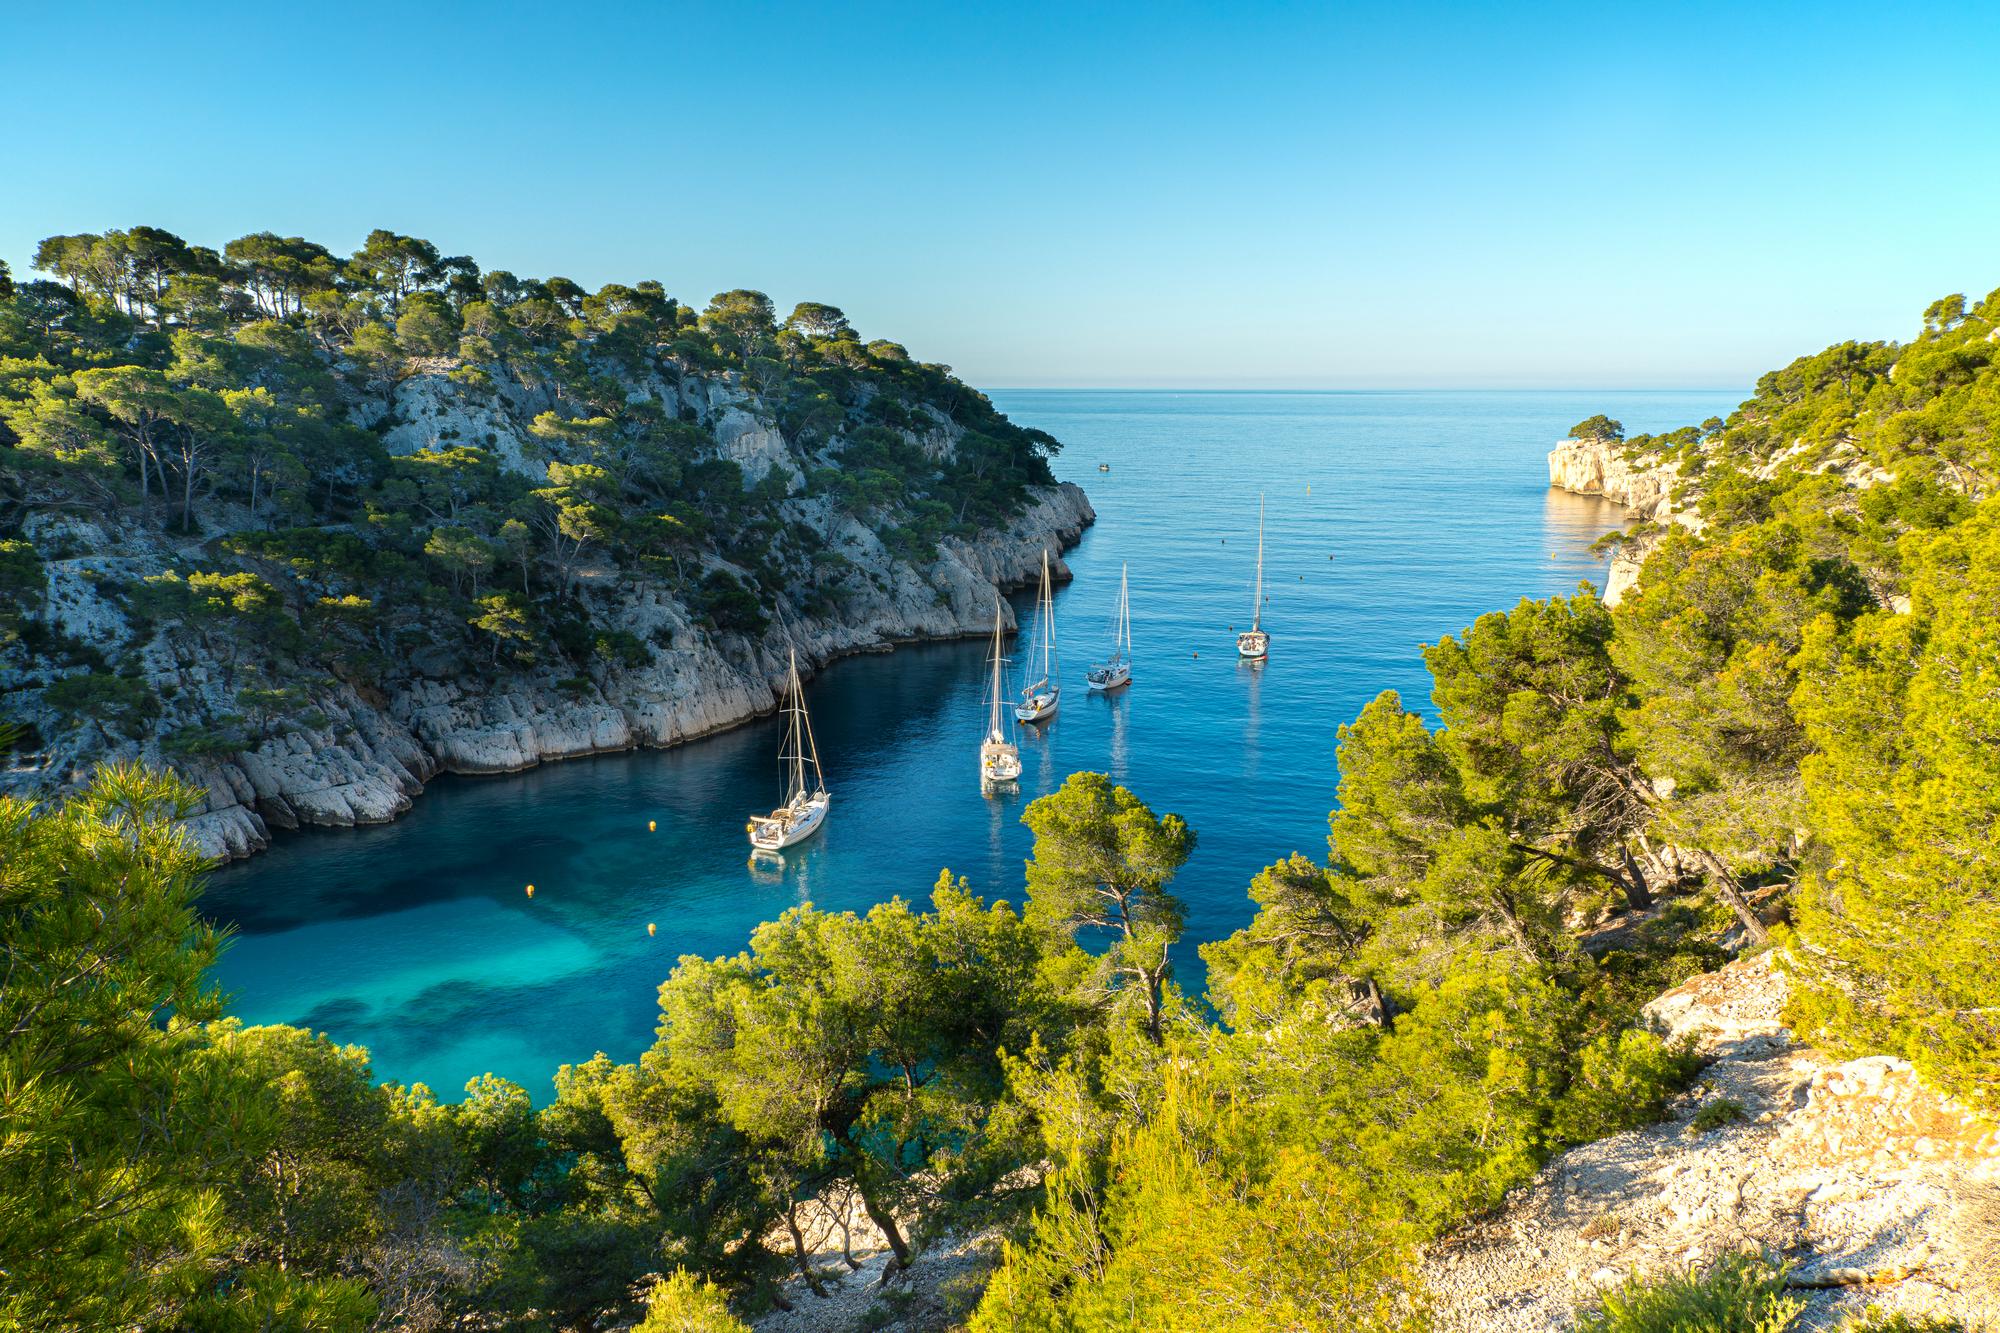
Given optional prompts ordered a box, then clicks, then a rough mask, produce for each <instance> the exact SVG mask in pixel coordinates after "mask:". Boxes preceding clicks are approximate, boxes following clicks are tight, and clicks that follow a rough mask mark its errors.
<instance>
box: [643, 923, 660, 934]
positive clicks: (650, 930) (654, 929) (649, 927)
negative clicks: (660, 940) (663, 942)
mask: <svg viewBox="0 0 2000 1333" xmlns="http://www.w3.org/2000/svg"><path fill="white" fill-rule="evenodd" d="M646 933H647V934H648V935H657V934H659V933H660V928H659V927H658V926H657V925H655V924H653V923H652V922H651V921H648V922H647V923H646Z"/></svg>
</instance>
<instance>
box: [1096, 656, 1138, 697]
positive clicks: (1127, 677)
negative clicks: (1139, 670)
mask: <svg viewBox="0 0 2000 1333" xmlns="http://www.w3.org/2000/svg"><path fill="white" fill-rule="evenodd" d="M1084 680H1085V681H1087V682H1088V683H1089V685H1090V688H1091V689H1093V690H1103V691H1110V690H1115V689H1117V688H1118V687H1119V686H1121V685H1130V684H1131V683H1132V666H1131V664H1130V663H1128V662H1111V663H1109V664H1107V665H1105V666H1099V667H1092V668H1091V669H1090V674H1088V675H1087V676H1085V677H1084Z"/></svg>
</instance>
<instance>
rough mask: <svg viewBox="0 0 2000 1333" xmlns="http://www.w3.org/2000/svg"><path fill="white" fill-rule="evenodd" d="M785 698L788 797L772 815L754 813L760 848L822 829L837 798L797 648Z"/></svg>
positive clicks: (783, 753)
mask: <svg viewBox="0 0 2000 1333" xmlns="http://www.w3.org/2000/svg"><path fill="white" fill-rule="evenodd" d="M785 699H786V703H785V720H786V726H785V740H784V743H783V745H782V746H781V747H780V748H779V751H778V762H779V765H780V766H781V768H782V769H783V771H784V774H785V801H784V804H782V805H780V806H779V807H778V808H777V809H775V810H773V811H772V812H771V813H770V814H768V815H752V816H751V817H750V822H749V823H748V824H747V825H745V826H744V828H745V831H746V832H748V833H749V835H750V845H751V846H752V847H754V848H756V849H757V850H758V851H760V852H775V851H779V850H781V849H783V848H786V847H789V846H791V845H792V844H793V843H795V842H802V841H804V840H805V839H807V838H810V837H811V836H812V835H813V834H815V833H817V832H819V826H820V825H821V824H823V823H825V822H826V808H827V806H828V805H829V804H831V803H832V801H833V797H831V796H829V795H828V794H827V790H826V775H825V774H824V773H822V772H821V771H820V767H819V747H818V746H816V745H814V744H813V734H812V721H811V719H809V718H808V717H807V716H806V691H805V687H804V686H803V685H801V684H800V683H799V654H798V650H797V649H793V650H792V664H791V675H790V677H789V678H788V680H787V681H786V685H785ZM808 763H810V764H811V765H812V772H813V781H812V787H811V789H810V790H808V788H807V786H806V765H807V764H808Z"/></svg>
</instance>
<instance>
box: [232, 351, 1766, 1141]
mask: <svg viewBox="0 0 2000 1333" xmlns="http://www.w3.org/2000/svg"><path fill="white" fill-rule="evenodd" d="M1742 396H1743V394H1742V392H1740V391H1731V390H1716V391H1687V392H1657V391H1645V392H1639V391H1633V392H1625V391H1604V390H1589V391H1577V392H1544V391H1515V392H1432V391H1411V392H1362V393H1287V392H1260V393H1237V392H1172V391H1150V390H1135V391H1120V392H1110V391H1096V390H1092V391H1084V390H1025V389H1022V390H1009V391H1003V392H996V393H995V394H994V395H993V397H994V399H995V401H996V402H997V403H998V404H999V405H1000V407H1001V408H1002V409H1003V410H1005V411H1006V412H1007V413H1008V414H1009V415H1011V416H1012V417H1013V418H1014V419H1015V420H1017V421H1020V422H1023V423H1025V424H1027V425H1032V426H1039V427H1041V428H1042V429H1044V430H1047V431H1049V432H1051V433H1052V434H1054V435H1055V436H1056V438H1058V439H1060V440H1061V441H1062V442H1063V444H1064V446H1065V448H1064V451H1063V454H1062V456H1061V457H1060V458H1059V459H1058V460H1057V462H1056V472H1057V475H1058V476H1060V477H1061V478H1063V479H1064V480H1067V481H1075V482H1079V483H1081V484H1082V486H1083V487H1084V489H1085V490H1086V491H1088V492H1089V494H1090V498H1091V503H1092V504H1093V505H1095V506H1096V509H1097V515H1098V520H1097V525H1096V526H1095V527H1094V528H1092V529H1091V530H1090V531H1089V532H1088V533H1087V534H1086V535H1085V537H1084V539H1083V543H1082V545H1081V546H1079V547H1078V548H1077V549H1076V550H1075V551H1073V552H1072V553H1071V554H1070V556H1069V562H1070V565H1071V568H1072V569H1073V570H1074V571H1075V574H1076V580H1075V582H1074V583H1072V584H1070V585H1068V586H1066V587H1064V588H1062V589H1060V590H1059V591H1058V593H1057V595H1056V618H1057V624H1058V632H1059V639H1060V650H1061V660H1062V671H1061V679H1062V683H1063V701H1062V709H1061V712H1060V713H1059V715H1058V716H1057V717H1056V718H1055V719H1054V720H1053V721H1051V722H1050V723H1048V724H1046V725H1045V726H1043V727H1040V728H1024V729H1023V731H1024V735H1023V736H1022V737H1021V755H1022V762H1023V768H1024V772H1023V774H1022V779H1021V783H1020V791H1019V793H1018V794H1015V795H1009V796H1006V797H1004V798H988V797H984V796H982V795H981V794H980V790H979V783H978V770H977V751H978V744H979V740H980V736H981V733H982V731H983V728H984V723H985V716H986V711H985V703H984V690H985V684H986V666H985V657H986V650H987V644H986V640H984V639H974V640H968V641H965V642H961V643H950V644H934V645H925V646H920V647H912V648H899V649H897V650H896V651H895V652H894V653H888V654H871V655H865V656H860V657H854V658H849V659H846V660H844V661H841V662H837V663H835V664H834V665H832V666H831V667H829V668H828V669H827V670H826V671H824V672H823V673H822V674H821V675H820V676H819V677H818V678H817V679H815V680H814V681H812V682H811V684H810V685H809V686H808V687H807V705H808V707H809V708H810V709H811V712H812V721H813V729H814V731H815V733H816V735H817V737H818V741H819V747H820V755H821V759H822V761H823V763H824V765H825V769H826V774H827V781H828V786H829V787H830V789H831V790H832V792H833V795H834V801H833V808H832V812H831V814H830V816H829V818H828V821H827V825H826V828H825V829H824V831H823V832H822V833H821V834H820V835H819V836H818V837H816V838H814V839H812V840H811V841H809V842H807V843H805V844H802V845H801V846H799V847H796V848H793V849H791V850H790V851H788V852H787V853H786V854H785V858H784V864H783V866H782V868H781V869H769V868H763V869H760V868H753V867H752V866H751V865H750V864H749V863H748V859H747V855H746V854H747V851H748V847H747V845H746V843H745V841H744V837H743V822H744V819H745V817H746V816H747V815H748V814H749V813H750V812H751V811H753V810H765V809H769V808H770V806H771V805H772V803H773V802H774V801H775V800H776V798H777V796H778V787H779V775H778V768H777V763H776V754H777V746H778V724H777V721H776V719H768V720H765V721H760V722H756V723H751V724H749V725H746V726H744V727H741V728H738V729H737V730H735V731H731V732H728V733H725V734H723V735H720V736H714V737H710V738H708V739H705V740H701V741H697V742H694V743H693V744H689V745H684V746H681V747H679V748H676V749H672V750H664V751H642V752H637V753H630V754H620V755H606V756H599V757H595V758H589V759H577V760H571V761H568V762H564V763H556V764H548V765H545V766H543V767H541V768H539V769H535V770H532V771H530V772H527V773H522V774H518V775H513V776H508V777H478V778H458V777H445V778H440V779H438V780H437V781H435V782H433V783H432V784H431V786H430V788H429V790H428V791H427V792H426V793H425V794H424V795H423V796H422V797H420V798H419V799H418V801H417V803H416V808H415V809H414V810H412V811H411V812H410V813H409V814H408V815H406V816H405V817H404V818H402V819H401V820H399V821H397V822H396V823H394V824H389V825H384V826H380V827H375V828H366V829H353V830H347V829H342V830H308V831H304V832H300V833H295V834H280V835H279V837H278V840H277V842H276V843H275V845H274V846H273V847H272V848H271V850H270V851H268V852H266V853H264V854H262V855H260V856H257V857H253V858H252V859H250V860H249V861H246V862H242V863H239V864H235V865H231V866H227V867H224V868H223V869H221V870H219V871H217V872H216V873H215V874H214V876H213V877H212V880H211V882H210V885H209V888H208V892H207V895H206V897H205V899H204V908H205V910H206V912H207V913H208V914H209V915H210V916H211V917H212V918H213V919H215V920H217V921H219V922H222V923H225V924H228V925H230V926H232V927H233V928H234V931H235V936H234V939H233V940H232V941H231V943H230V945H229V946H228V948H227V950H226V952H225V953H224V955H223V958H222V960H221V961H220V962H219V963H218V964H217V966H216V970H215V974H216V978H217V980H219V981H220V982H221V984H222V985H223V986H224V987H225V988H226V989H227V990H228V991H229V992H230V994H231V997H232V1012H234V1013H236V1014H238V1015H240V1016H241V1017H242V1018H243V1019H244V1020H245V1021H247V1022H251V1023H294V1024H299V1025H302V1026H306V1027H310V1028H313V1029H316V1030H319V1031H324V1032H326V1033H328V1034H329V1035H331V1036H332V1037H334V1038H335V1039H337V1040H339V1041H342V1042H353V1043H359V1044H360V1045H363V1046H366V1047H367V1048H368V1049H369V1050H370V1051H371V1052H372V1053H373V1056H374V1066H375V1073H376V1075H377V1076H378V1077H379V1078H383V1079H396V1080H400V1081H403V1082H424V1083H427V1084H429V1085H431V1087H432V1088H434V1089H435V1090H437V1091H438V1093H439V1094H440V1095H441V1096H444V1097H446V1098H452V1097H455V1096H456V1095H457V1093H458V1090H459V1089H460V1088H461V1087H462V1086H463V1085H464V1084H465V1082H466V1080H468V1079H470V1078H472V1077H474V1076H475V1075H477V1074H480V1073H483V1072H492V1073H496V1074H500V1075H504V1076H505V1077H507V1078H511V1079H513V1080H515V1081H516V1082H519V1083H521V1084H522V1085H524V1086H525V1087H526V1088H527V1089H528V1091H529V1092H530V1093H531V1094H532V1095H533V1096H534V1098H535V1100H536V1101H537V1102H542V1101H546V1100H548V1098H549V1097H550V1096H552V1095H553V1094H552V1089H551V1086H550V1081H549V1080H550V1076H551V1075H552V1074H553V1073H554V1072H555V1070H556V1067H557V1066H558V1065H561V1064H565V1063H570V1062H575V1061H580V1060H585V1059H588V1058H589V1057H590V1055H591V1054H592V1053H593V1052H595V1051H605V1052H608V1053H609V1054H610V1055H612V1056H613V1057H615V1058H617V1059H620V1060H630V1059H632V1058H634V1057H635V1056H637V1055H638V1054H639V1052H640V1051H641V1050H643V1049H644V1048H645V1047H646V1046H647V1045H648V1044H649V1043H650V1042H651V1040H652V1038H653V1029H654V1025H655V1023H656V1021H657V1014H656V1006H655V992H656V990H657V988H658V986H659V984H660V982H661V981H663V980H665V979H666V976H667V974H668V973H669V972H670V971H671V970H672V969H673V966H674V963H675V960H676V959H677V958H679V957H680V956H681V955H683V954H700V955H709V956H713V955H718V954H727V953H734V952H736V951H737V950H739V949H742V948H743V947H744V946H745V944H746V943H747V941H748V938H749V935H750V932H751V930H752V929H753V928H755V926H756V925H757V923H758V922H760V921H765V920H769V919H771V918H772V917H775V916H777V915H778V914H779V913H780V912H782V911H784V910H785V909H786V908H787V907H790V906H792V905H794V904H797V903H804V902H811V903H814V904H816V905H817V906H819V907H821V908H827V909H853V910H857V911H860V910H866V909H867V908H868V907H869V906H870V905H872V904H874V903H878V902H882V901H885V900H886V899H888V898H891V897H893V896H897V895H901V896H903V897H905V898H910V899H914V900H918V901H922V900H924V899H926V898H927V896H928V894H929V891H930V888H931V886H932V884H933V883H935V881H936V879H937V875H938V871H939V870H940V869H942V868H945V867H949V868H950V869H951V871H952V872H953V873H954V874H958V875H964V876H967V877H968V878H970V880H971V881H972V884H973V886H974V887H975V888H976V889H977V890H978V891H980V892H982V893H984V894H986V895H988V896H995V897H1003V898H1008V899H1012V900H1014V901H1016V902H1018V901H1019V899H1020V895H1021V883H1022V875H1021V866H1022V862H1023V860H1024V859H1025V858H1026V856H1027V854H1028V852H1029V849H1030V838H1029V836H1028V832H1027V830H1026V829H1025V828H1023V827H1022V826H1021V823H1020V815H1021V810H1022V808H1023V807H1024V806H1025V805H1026V804H1027V802H1029V801H1031V800H1033V799H1034V798H1035V797H1037V796H1039V795H1042V794H1044V793H1046V792H1048V791H1052V790H1054V789H1055V788H1056V787H1058V786H1060V785H1061V783H1062V781H1063V779H1064V777H1065V776H1067V775H1068V774H1070V773H1072V772H1075V771H1077V770H1079V769H1096V770H1099V771H1102V772H1107V773H1109V774H1110V775H1111V776H1112V777H1113V778H1114V779H1115V780H1116V781H1118V782H1120V783H1123V784H1125V785H1126V786H1128V787H1130V788H1131V789H1132V790H1133V791H1135V792H1137V793H1138V794H1139V796H1140V797H1141V798H1142V799H1144V800H1145V801H1147V802H1148V803H1149V804H1151V805H1152V806H1153V808H1154V809H1156V810H1161V811H1168V810H1171V811H1176V812H1178V813H1180V814H1181V815H1183V816H1184V817H1185V818H1186V819H1187V820H1188V822H1189V823H1190V824H1191V825H1193V827H1194V829H1195V831H1196V833H1197V835H1198V837H1199V845H1198V847H1197V849H1196V851H1195V854H1194V856H1193V858H1192V859H1191V860H1190V861H1189V862H1188V864H1187V867H1186V868H1185V870H1183V872H1182V873H1181V875H1180V877H1179V879H1178V880H1177V881H1176V882H1175V884H1174V886H1173V887H1174V890H1175V891H1176V892H1177V893H1179V894H1180V895H1181V897H1182V898H1183V899H1185V900H1186V902H1187V904H1188V933H1187V938H1186V940H1185V941H1184V942H1183V944H1182V946H1181V949H1180V952H1179V954H1178V955H1177V966H1178V967H1179V968H1180V980H1181V982H1182V984H1183V985H1184V986H1186V987H1187V988H1188V989H1189V990H1190V991H1191V992H1193V993H1196V994H1199V991H1200V981H1201V977H1200V960H1199V959H1198V958H1196V957H1195V952H1194V948H1195V945H1196V944H1198V943H1200V942H1203V941H1207V940H1212V939H1216V938H1219V937H1221V936H1224V935H1227V934H1229V933H1230V932H1231V931H1233V930H1235V929H1237V928H1238V927H1240V926H1242V925H1243V924H1245V923H1246V922H1247V921H1248V920H1249V919H1250V915H1251V907H1252V905H1251V903H1250V900H1249V898H1248V896H1247V894H1246V893H1245V886H1246V885H1247V884H1248V883H1249V881H1250V878H1251V877H1252V876H1253V875H1255V874H1256V873H1257V871H1258V870H1259V869H1261V868H1262V867H1264V866H1265V865H1268V864H1269V863H1271V862H1272V861H1274V860H1277V859H1279V858H1281V857H1283V856H1286V855H1287V854H1289V853H1291V852H1293V851H1302V852H1305V853H1307V854H1308V855H1311V856H1315V857H1320V856H1323V855H1324V854H1325V847H1326V816H1327V811H1328V809H1329V808H1330V807H1331V806H1332V804H1333V799H1334V791H1335V787H1336V785H1337V782H1338V775H1337V773H1336V771H1335V767H1334V747H1335V744H1336V740H1337V737H1336V729H1337V728H1338V727H1339V726H1340V724H1341V723H1343V722H1346V721H1349V720H1350V719H1352V718H1353V716H1354V714H1355V713H1356V712H1357V711H1358V710H1359V709H1360V708H1361V706H1362V705H1363V704H1364V703H1366V702H1367V701H1368V700H1369V699H1370V698H1372V697H1374V696H1375V695H1376V694H1377V693H1378V692H1380V691H1381V690H1384V689H1394V690H1399V691H1401V692H1402V694H1403V697H1404V699H1405V701H1406V702H1409V703H1411V704H1412V705H1413V706H1422V707H1424V708H1428V707H1429V699H1428V695H1427V690H1428V680H1427V677H1426V676H1425V674H1424V670H1423V664H1422V662H1421V660H1420V659H1419V657H1418V654H1417V646H1418V645H1419V644H1421V643H1424V642H1428V641H1431V640H1435V639H1436V638H1437V637H1438V636H1439V635H1441V634H1446V633H1450V632H1453V631H1455V630H1457V629H1459V628H1461V627H1462V626H1464V625H1466V624H1468V623H1470V621H1471V620H1472V619H1473V618H1474V617H1476V616H1478V615H1479V614H1480V613H1482V612H1484V611H1490V610H1494V609H1496V608H1501V607H1506V606H1511V605H1512V604H1513V603H1514V602H1516V601H1517V600H1519V599H1520V598H1522V597H1541V596H1546V595H1548V594H1551V593H1560V592H1567V591H1569V590H1571V589H1573V588H1574V587H1575V586H1576V584H1577V582H1578V581H1579V580H1582V579H1590V580H1592V581H1601V580H1602V578H1603V568H1602V566H1601V564H1599V563H1598V562H1597V561H1596V560H1595V559H1594V558H1593V557H1592V556H1591V555H1590V554H1589V552H1588V551H1587V550H1586V548H1587V547H1588V546H1589V545H1590V544H1591V542H1592V541H1594V540H1595V539H1596V538H1597V537H1598V536H1600V535H1602V534H1603V533H1604V532H1606V531H1607V530H1609V529H1610V528H1612V527H1615V526H1617V524H1618V522H1619V515H1620V511H1619V510H1618V509H1617V508H1616V507H1614V506H1612V505H1609V504H1606V503H1605V502H1603V501H1600V500H1596V499H1587V498H1582V497H1577V496H1571V495H1566V494H1562V493H1560V492H1556V491H1551V490H1549V489H1548V487H1547V485H1546V478H1547V469H1546V466H1545V464H1544V455H1545V453H1546V452H1547V450H1548V449H1549V448H1550V446H1551V445H1552V444H1553V443H1554V442H1555V441H1556V440H1558V439H1560V438H1561V437H1562V435H1563V433H1564V431H1565V429H1566V428H1567V427H1568V426H1569V425H1570V424H1571V423H1572V422H1575V421H1578V420H1580V419H1582V418H1583V417H1586V416H1589V415H1590V414H1592V413H1594V412H1599V411H1602V412H1606V413H1609V414H1610V415H1611V416H1613V417H1616V418H1618V419H1620V420H1622V421H1623V422H1624V423H1625V425H1626V428H1627V429H1628V430H1629V431H1632V432H1634V433H1636V432H1639V431H1659V430H1665V429H1669V428H1672V427H1675V426H1679V425H1684V424H1688V423H1691V422H1699V421H1701V420H1702V419H1704V418H1706V417H1709V416H1714V415H1726V414H1727V412H1728V411H1729V410H1730V409H1731V408H1733V407H1734V406H1735V405H1736V403H1737V402H1738V400H1739V399H1740V398H1741V397H1742ZM1100 464H1109V466H1110V471H1108V472H1101V471H1099V465H1100ZM1260 493H1261V494H1262V495H1263V496H1264V498H1265V503H1266V545H1267V555H1266V565H1265V586H1266V591H1267V593H1268V596H1269V601H1268V602H1267V604H1266V608H1265V617H1264V625H1265V628H1267V629H1268V630H1270V632H1271V636H1272V645H1271V655H1270V659H1269V660H1268V661H1267V662H1265V663H1264V664H1262V665H1261V666H1247V665H1241V664H1239V663H1238V661H1237V658H1236V653H1235V642H1234V630H1235V629H1236V628H1238V627H1245V626H1247V624H1248V622H1249V619H1250V614H1251V602H1252V590H1251V587H1252V578H1253V572H1254V571H1253V566H1254V561H1255V555H1256V547H1257V502H1258V496H1259V494H1260ZM1121 565H1124V566H1128V567H1129V569H1130V572H1131V586H1132V594H1131V603H1132V637H1133V640H1134V661H1135V667H1134V671H1133V682H1132V684H1131V686H1130V687H1129V688H1127V689H1124V690H1121V691H1119V692H1118V693H1117V694H1115V695H1113V696H1111V697H1109V698H1106V697H1103V696H1100V695H1092V694H1087V693H1086V692H1085V690H1084V682H1083V673H1084V671H1085V669H1086V668H1087V667H1088V666H1089V665H1090V664H1091V662H1092V661H1093V660H1095V659H1096V658H1098V657H1099V656H1101V655H1102V654H1103V653H1104V652H1105V651H1106V650H1107V648H1108V645H1109V642H1110V636H1111V621H1112V613H1113V610H1114V608H1115V606H1116V603H1117V597H1118V573H1119V568H1120V566H1121ZM1031 600H1032V597H1031V595H1030V594H1027V593H1022V594H1018V595H1017V597H1016V607H1017V609H1024V608H1025V607H1026V606H1027V604H1028V603H1029V602H1031ZM649 821H650V822H653V823H656V824H657V825H658V829H657V831H656V832H648V830H647V825H648V822H649ZM529 883H533V884H534V885H535V886H536V888H535V896H534V898H533V899H532V900H530V899H529V898H528V897H527V895H526V893H525V891H524V890H525V886H526V885H527V884H529ZM649 923H651V924H652V925H654V926H655V927H656V928H657V933H656V934H654V935H648V933H647V926H648V924H649Z"/></svg>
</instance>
